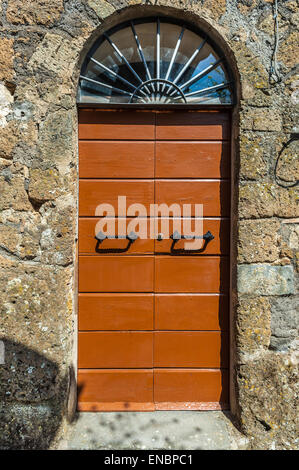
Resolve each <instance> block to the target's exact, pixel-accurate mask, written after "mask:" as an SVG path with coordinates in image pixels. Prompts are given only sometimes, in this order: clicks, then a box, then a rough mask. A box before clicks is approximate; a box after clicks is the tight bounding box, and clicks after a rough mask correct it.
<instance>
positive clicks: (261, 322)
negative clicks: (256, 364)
mask: <svg viewBox="0 0 299 470" xmlns="http://www.w3.org/2000/svg"><path fill="white" fill-rule="evenodd" d="M270 321H271V312H270V302H269V299H268V298H267V297H254V298H253V299H252V298H247V297H244V298H241V299H240V301H239V304H238V315H237V325H236V327H237V332H238V336H237V338H238V339H237V354H238V361H239V362H241V363H244V361H246V358H247V356H248V355H250V354H254V353H255V352H256V351H258V350H261V349H266V348H268V347H269V344H270V335H271V329H270Z"/></svg>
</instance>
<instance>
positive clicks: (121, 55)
mask: <svg viewBox="0 0 299 470" xmlns="http://www.w3.org/2000/svg"><path fill="white" fill-rule="evenodd" d="M104 36H105V38H106V39H107V41H108V42H109V44H110V45H111V46H112V47H113V49H114V50H115V52H116V54H117V55H118V56H119V57H120V58H121V59H122V60H123V61H124V63H125V64H126V66H127V67H128V68H129V70H131V72H132V74H133V75H134V77H136V78H137V80H138V81H139V83H142V80H141V78H140V77H139V75H138V73H137V72H135V70H134V69H133V67H132V66H131V65H130V64H129V62H128V61H127V59H126V58H125V56H124V55H123V53H122V52H121V51H120V50H119V49H118V47H117V46H116V45H115V44H114V42H113V41H111V39H110V38H109V36H107V34H105V33H104Z"/></svg>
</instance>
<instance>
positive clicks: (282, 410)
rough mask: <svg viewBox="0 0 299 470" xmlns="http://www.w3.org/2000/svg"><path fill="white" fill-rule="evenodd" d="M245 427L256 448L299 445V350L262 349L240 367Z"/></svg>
mask: <svg viewBox="0 0 299 470" xmlns="http://www.w3.org/2000/svg"><path fill="white" fill-rule="evenodd" d="M237 377H238V378H237V380H238V383H239V387H240V388H239V390H240V395H239V400H240V405H241V407H242V408H243V410H244V411H243V414H242V429H243V431H244V432H245V433H246V434H247V436H249V437H250V438H251V439H250V440H251V448H253V449H272V450H274V449H298V439H297V431H296V428H297V416H298V410H297V403H296V398H295V397H296V396H297V394H298V383H299V381H298V354H296V351H292V352H291V353H290V355H286V354H285V353H283V354H279V353H273V352H268V353H263V354H261V355H259V356H257V357H253V358H252V359H251V360H248V361H247V363H246V364H243V365H241V366H240V367H239V368H238V376H237Z"/></svg>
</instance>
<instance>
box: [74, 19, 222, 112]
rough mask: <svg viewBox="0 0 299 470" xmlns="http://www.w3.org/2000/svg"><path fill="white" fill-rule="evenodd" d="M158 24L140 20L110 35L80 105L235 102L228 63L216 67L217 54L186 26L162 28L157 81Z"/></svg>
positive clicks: (91, 66)
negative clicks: (232, 99)
mask: <svg viewBox="0 0 299 470" xmlns="http://www.w3.org/2000/svg"><path fill="white" fill-rule="evenodd" d="M157 22H158V20H150V21H148V22H147V21H146V20H145V21H140V20H138V21H136V24H134V22H133V27H132V24H131V23H126V24H124V26H123V27H121V28H119V29H118V30H117V31H112V32H111V33H109V32H108V33H107V36H108V38H107V37H105V36H103V37H102V40H101V41H100V43H99V46H98V47H97V48H96V49H95V50H93V52H92V55H91V56H90V55H88V56H87V58H86V61H85V63H84V66H83V72H82V74H81V79H80V90H79V94H78V98H79V101H80V102H82V103H84V102H86V103H91V102H95V103H130V102H132V103H138V102H139V103H148V104H151V103H171V102H173V103H179V102H188V103H207V104H214V103H215V104H216V103H217V104H227V103H230V102H231V88H230V87H229V86H228V82H229V79H228V74H227V72H226V69H225V63H224V61H221V62H219V63H217V61H218V60H219V56H218V54H217V53H215V51H214V49H213V48H212V46H211V45H210V44H209V43H208V41H205V40H204V38H203V36H202V35H200V34H196V33H194V32H193V31H190V30H188V29H187V28H185V27H184V26H183V25H180V24H174V23H168V22H167V20H166V19H165V18H162V20H161V22H160V63H159V64H160V75H159V79H158V78H157V70H158V67H157ZM134 31H135V33H134ZM134 34H136V37H134ZM213 64H216V65H215V67H214V68H213ZM164 79H166V80H167V82H165V81H163V80H164ZM149 80H150V82H149V83H148V84H144V82H148V81H149Z"/></svg>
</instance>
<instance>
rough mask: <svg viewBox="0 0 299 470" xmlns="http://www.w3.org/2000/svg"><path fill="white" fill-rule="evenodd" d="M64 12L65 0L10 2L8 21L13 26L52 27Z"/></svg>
mask: <svg viewBox="0 0 299 470" xmlns="http://www.w3.org/2000/svg"><path fill="white" fill-rule="evenodd" d="M62 11H63V0H35V1H34V2H32V0H9V2H8V6H7V11H6V15H7V20H8V21H10V22H11V23H13V24H30V25H34V24H42V25H47V26H49V25H51V24H53V23H55V21H57V20H58V19H59V17H60V15H61V13H62Z"/></svg>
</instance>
